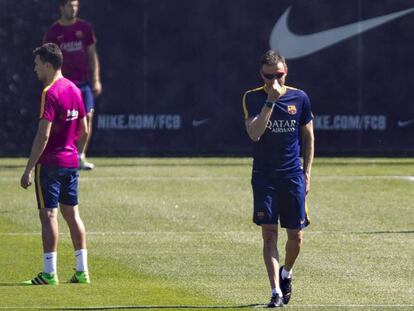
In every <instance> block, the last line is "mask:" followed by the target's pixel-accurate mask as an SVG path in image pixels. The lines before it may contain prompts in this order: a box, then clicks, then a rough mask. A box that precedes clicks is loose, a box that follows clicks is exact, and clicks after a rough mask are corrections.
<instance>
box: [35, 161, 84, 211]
mask: <svg viewBox="0 0 414 311" xmlns="http://www.w3.org/2000/svg"><path fill="white" fill-rule="evenodd" d="M78 176H79V174H78V169H77V168H61V167H54V166H47V165H42V164H37V165H36V168H35V188H36V198H37V207H38V208H39V209H41V208H57V207H58V203H62V204H65V205H71V206H75V205H78Z"/></svg>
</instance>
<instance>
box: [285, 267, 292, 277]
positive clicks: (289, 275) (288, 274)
mask: <svg viewBox="0 0 414 311" xmlns="http://www.w3.org/2000/svg"><path fill="white" fill-rule="evenodd" d="M292 270H293V269H291V270H290V271H287V270H286V269H285V267H283V269H282V279H291V278H292V274H293V272H292Z"/></svg>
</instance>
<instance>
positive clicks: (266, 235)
mask: <svg viewBox="0 0 414 311" xmlns="http://www.w3.org/2000/svg"><path fill="white" fill-rule="evenodd" d="M262 238H263V244H264V245H265V246H273V245H276V242H277V227H276V226H269V225H263V226H262Z"/></svg>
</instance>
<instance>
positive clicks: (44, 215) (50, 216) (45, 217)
mask: <svg viewBox="0 0 414 311" xmlns="http://www.w3.org/2000/svg"><path fill="white" fill-rule="evenodd" d="M39 218H40V222H41V223H42V225H50V224H51V223H55V222H57V211H56V209H51V208H45V209H42V210H40V211H39Z"/></svg>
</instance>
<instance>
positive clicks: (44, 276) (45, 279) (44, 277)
mask: <svg viewBox="0 0 414 311" xmlns="http://www.w3.org/2000/svg"><path fill="white" fill-rule="evenodd" d="M22 284H23V285H58V284H59V280H58V277H57V275H56V274H49V273H46V272H40V273H39V274H38V275H37V277H35V278H33V279H31V280H28V281H23V282H22Z"/></svg>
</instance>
